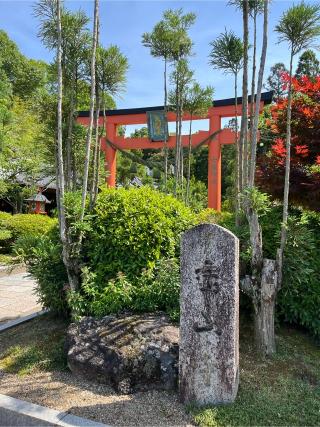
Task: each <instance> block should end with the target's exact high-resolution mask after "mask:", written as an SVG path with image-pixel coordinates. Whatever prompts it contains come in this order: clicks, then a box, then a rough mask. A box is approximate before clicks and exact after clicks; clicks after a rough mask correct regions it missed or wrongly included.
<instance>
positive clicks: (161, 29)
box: [142, 8, 196, 188]
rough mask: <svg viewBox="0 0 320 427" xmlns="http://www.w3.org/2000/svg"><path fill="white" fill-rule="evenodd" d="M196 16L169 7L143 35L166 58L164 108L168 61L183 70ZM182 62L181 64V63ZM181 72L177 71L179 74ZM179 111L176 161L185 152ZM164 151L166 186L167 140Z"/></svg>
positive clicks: (155, 52) (165, 104) (152, 51)
mask: <svg viewBox="0 0 320 427" xmlns="http://www.w3.org/2000/svg"><path fill="white" fill-rule="evenodd" d="M195 19H196V16H195V14H194V13H186V14H184V13H183V10H182V9H181V8H180V9H177V10H172V9H168V10H166V11H165V12H164V13H163V19H162V20H161V21H160V22H159V23H158V24H156V26H155V27H154V29H153V31H152V32H151V33H144V34H143V36H142V43H143V44H144V45H145V46H146V47H149V48H150V52H151V54H152V55H153V56H155V57H161V58H163V59H164V66H165V69H164V109H165V112H166V110H167V98H168V96H167V93H168V91H167V64H168V62H171V63H172V62H173V63H174V67H175V70H177V69H178V68H179V67H180V71H182V66H181V62H180V60H182V59H186V58H187V57H188V56H189V55H190V54H191V49H192V45H193V44H192V41H191V39H190V37H189V35H188V30H189V29H190V27H191V26H192V25H193V24H194V22H195ZM179 63H180V65H179ZM178 74H179V73H177V76H178ZM175 86H176V87H175V90H176V91H178V92H179V89H178V88H177V81H176V82H175ZM176 113H177V121H176V128H177V132H176V133H177V135H176V162H177V155H179V156H180V157H181V153H182V152H183V151H182V150H180V149H179V148H178V146H179V135H178V128H179V118H178V117H179V112H178V111H176ZM164 151H165V153H164V154H165V156H164V157H165V161H164V163H165V164H164V170H165V188H166V182H167V173H168V148H167V141H164ZM178 163H179V167H180V165H181V159H180V160H179V162H178Z"/></svg>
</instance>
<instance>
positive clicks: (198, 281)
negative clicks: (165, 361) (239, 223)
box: [179, 224, 239, 405]
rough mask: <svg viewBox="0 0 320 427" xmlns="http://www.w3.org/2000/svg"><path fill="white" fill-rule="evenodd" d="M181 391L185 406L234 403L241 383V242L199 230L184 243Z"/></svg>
mask: <svg viewBox="0 0 320 427" xmlns="http://www.w3.org/2000/svg"><path fill="white" fill-rule="evenodd" d="M180 308H181V317H180V350H179V389H180V398H181V400H182V402H184V403H195V404H198V405H206V404H223V403H230V402H233V401H234V399H235V398H236V395H237V390H238V383H239V241H238V238H237V237H236V236H235V235H234V234H232V233H231V232H230V231H228V230H226V229H224V228H222V227H220V226H218V225H215V224H201V225H198V226H197V227H194V228H192V229H191V230H189V231H187V232H185V233H184V234H183V236H182V242H181V294H180Z"/></svg>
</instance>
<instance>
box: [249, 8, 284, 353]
mask: <svg viewBox="0 0 320 427" xmlns="http://www.w3.org/2000/svg"><path fill="white" fill-rule="evenodd" d="M268 14H269V0H264V11H263V41H262V49H261V57H260V67H259V74H258V84H257V96H256V103H255V115H254V118H253V134H252V136H253V138H252V141H251V156H250V165H249V166H250V168H249V169H250V173H249V179H248V189H247V190H246V192H245V200H244V208H245V213H246V217H247V220H248V224H249V231H250V245H251V253H252V255H251V275H247V276H246V277H245V279H244V280H243V281H242V283H241V285H242V289H243V291H244V292H246V293H247V294H248V295H249V296H250V298H251V300H252V303H253V307H254V326H255V342H256V346H257V348H258V350H259V352H260V353H262V354H263V355H270V354H272V353H274V351H275V339H274V307H275V297H276V289H277V276H276V262H275V260H270V259H266V258H263V245H262V230H261V226H260V223H259V215H260V213H261V211H263V210H264V209H265V203H266V197H265V196H264V195H263V194H261V193H259V191H258V190H257V189H256V188H255V186H254V185H255V168H256V155H257V138H258V120H259V113H260V100H261V91H262V83H263V74H264V69H265V62H266V53H267V44H268Z"/></svg>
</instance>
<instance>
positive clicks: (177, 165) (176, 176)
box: [174, 75, 180, 196]
mask: <svg viewBox="0 0 320 427" xmlns="http://www.w3.org/2000/svg"><path fill="white" fill-rule="evenodd" d="M176 103H177V105H176V152H175V164H174V195H175V196H176V195H177V188H178V185H179V172H180V146H179V76H178V75H177V79H176Z"/></svg>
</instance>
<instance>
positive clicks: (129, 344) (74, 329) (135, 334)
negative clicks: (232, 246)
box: [67, 314, 179, 393]
mask: <svg viewBox="0 0 320 427" xmlns="http://www.w3.org/2000/svg"><path fill="white" fill-rule="evenodd" d="M178 343H179V328H177V327H176V326H174V325H172V323H170V321H169V319H168V318H167V316H165V315H163V314H145V315H140V316H139V315H122V316H106V317H104V318H102V319H99V320H97V319H95V318H93V317H85V318H83V319H82V320H81V321H80V322H79V323H72V324H71V325H70V326H69V329H68V333H67V351H68V365H69V368H70V370H71V371H72V372H73V373H74V374H77V375H81V376H83V377H85V378H87V379H90V380H93V381H99V382H102V383H104V384H109V385H111V386H113V387H114V388H115V389H116V390H117V391H118V392H120V393H131V392H134V391H141V390H150V389H163V390H170V389H174V388H176V386H177V380H178V354H179V347H178Z"/></svg>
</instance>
